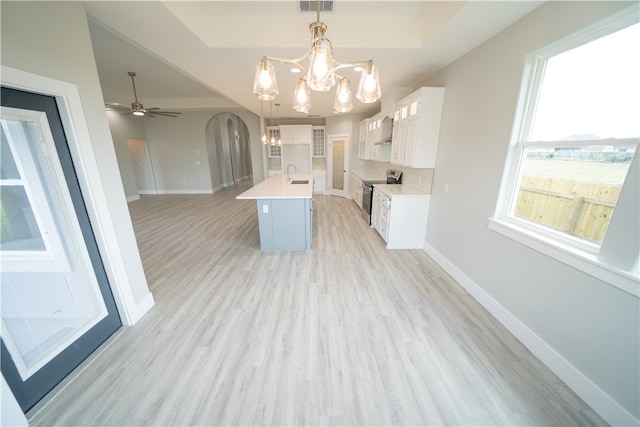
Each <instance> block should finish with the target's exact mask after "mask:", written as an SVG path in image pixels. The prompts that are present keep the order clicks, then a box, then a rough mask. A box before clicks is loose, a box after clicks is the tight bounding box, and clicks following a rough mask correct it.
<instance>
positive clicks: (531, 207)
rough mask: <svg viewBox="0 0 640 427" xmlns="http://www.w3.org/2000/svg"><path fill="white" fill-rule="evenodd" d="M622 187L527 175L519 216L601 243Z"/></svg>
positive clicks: (521, 185)
mask: <svg viewBox="0 0 640 427" xmlns="http://www.w3.org/2000/svg"><path fill="white" fill-rule="evenodd" d="M619 194H620V187H612V186H607V185H599V184H591V183H584V182H578V181H566V180H559V179H551V178H537V177H532V176H524V177H523V178H522V183H521V184H520V193H519V194H518V201H517V204H516V209H515V215H516V216H518V217H520V218H524V219H530V220H533V221H535V222H537V223H540V224H545V225H548V226H549V227H553V228H555V229H558V230H562V231H564V232H566V233H569V234H571V235H574V236H577V237H581V238H585V239H589V240H593V241H597V242H601V241H602V239H603V238H604V234H605V232H606V231H607V227H608V225H609V219H610V218H611V213H612V212H613V208H614V206H615V203H616V201H617V200H618V195H619Z"/></svg>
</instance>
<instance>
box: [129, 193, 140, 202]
mask: <svg viewBox="0 0 640 427" xmlns="http://www.w3.org/2000/svg"><path fill="white" fill-rule="evenodd" d="M136 200H140V195H139V194H136V195H135V196H129V197H127V203H129V202H135V201H136Z"/></svg>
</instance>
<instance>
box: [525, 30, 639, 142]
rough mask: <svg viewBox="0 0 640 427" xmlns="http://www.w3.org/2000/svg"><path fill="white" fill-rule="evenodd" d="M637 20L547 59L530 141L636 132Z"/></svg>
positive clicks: (597, 136) (633, 135) (627, 134)
mask: <svg viewBox="0 0 640 427" xmlns="http://www.w3.org/2000/svg"><path fill="white" fill-rule="evenodd" d="M639 51H640V24H636V25H632V26H630V27H627V28H625V29H623V30H620V31H617V32H615V33H613V34H610V35H608V36H605V37H602V38H600V39H598V40H595V41H593V42H590V43H588V44H586V45H583V46H580V47H578V48H575V49H572V50H569V51H566V52H563V53H561V54H559V55H556V56H554V57H551V58H549V59H548V60H547V63H546V68H545V72H544V76H543V82H542V86H541V91H540V97H539V100H538V102H537V106H536V113H535V117H534V120H533V128H532V130H531V136H530V138H529V140H530V141H553V140H555V141H558V140H582V139H601V138H630V137H638V136H640V121H639V119H638V117H640V102H639V101H638V100H639V99H640V78H638V76H640V55H639V54H638V52H639Z"/></svg>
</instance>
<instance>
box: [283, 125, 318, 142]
mask: <svg viewBox="0 0 640 427" xmlns="http://www.w3.org/2000/svg"><path fill="white" fill-rule="evenodd" d="M280 139H282V143H283V144H312V143H313V131H312V126H311V125H286V126H280Z"/></svg>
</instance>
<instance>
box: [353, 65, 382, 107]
mask: <svg viewBox="0 0 640 427" xmlns="http://www.w3.org/2000/svg"><path fill="white" fill-rule="evenodd" d="M381 96H382V91H381V90H380V78H379V77H378V69H377V68H376V66H375V65H373V62H372V61H369V63H368V64H367V68H366V70H365V71H363V72H362V76H361V77H360V84H359V85H358V91H357V92H356V98H358V100H359V101H360V102H363V103H365V104H370V103H372V102H376V101H377V100H378V99H380V97H381Z"/></svg>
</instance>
